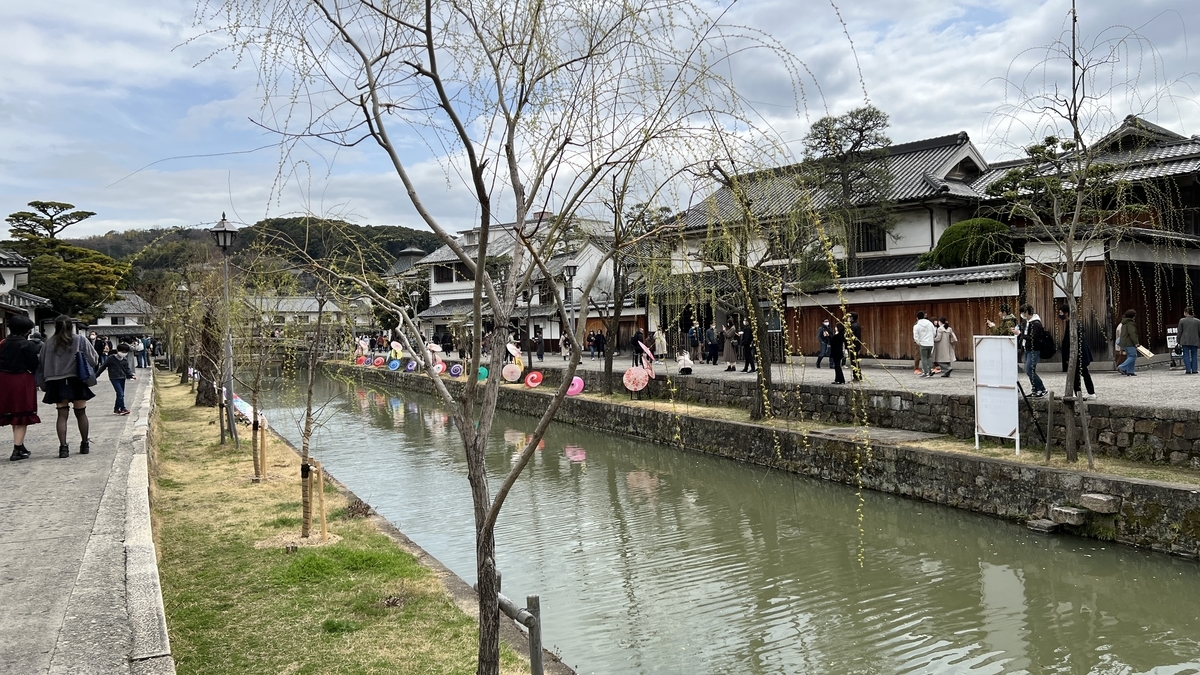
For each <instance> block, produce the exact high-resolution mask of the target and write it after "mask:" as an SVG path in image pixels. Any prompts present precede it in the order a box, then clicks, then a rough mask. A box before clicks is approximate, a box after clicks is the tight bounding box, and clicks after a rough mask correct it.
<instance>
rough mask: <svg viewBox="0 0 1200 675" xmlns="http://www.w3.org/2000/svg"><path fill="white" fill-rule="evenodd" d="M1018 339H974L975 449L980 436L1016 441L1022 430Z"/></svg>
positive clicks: (1019, 441) (981, 336) (977, 336)
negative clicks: (1018, 387) (1018, 392)
mask: <svg viewBox="0 0 1200 675" xmlns="http://www.w3.org/2000/svg"><path fill="white" fill-rule="evenodd" d="M1017 402H1018V398H1017V338H1016V336H1015V335H976V336H975V448H976V449H978V448H979V437H980V436H999V437H1000V438H1011V439H1013V440H1015V441H1016V442H1017V454H1018V455H1019V454H1021V429H1020V421H1019V410H1018V408H1017Z"/></svg>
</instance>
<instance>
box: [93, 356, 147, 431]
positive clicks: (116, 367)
mask: <svg viewBox="0 0 1200 675" xmlns="http://www.w3.org/2000/svg"><path fill="white" fill-rule="evenodd" d="M128 355H129V345H127V344H125V343H121V344H119V345H117V351H116V353H115V354H109V355H108V357H107V358H106V359H104V363H102V364H100V368H99V369H97V370H96V377H100V373H103V372H104V371H105V370H107V371H108V380H109V382H111V383H112V388H113V391H115V392H116V393H117V398H116V401H115V402H114V403H113V414H114V415H128V414H129V409H128V408H126V407H125V380H135V379H137V378H135V377H134V376H133V371H132V370H130V369H129V362H128V361H127V360H126V359H125V357H126V356H128Z"/></svg>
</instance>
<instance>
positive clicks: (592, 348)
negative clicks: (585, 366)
mask: <svg viewBox="0 0 1200 675" xmlns="http://www.w3.org/2000/svg"><path fill="white" fill-rule="evenodd" d="M587 348H588V361H595V360H596V331H594V330H589V331H588V335H587Z"/></svg>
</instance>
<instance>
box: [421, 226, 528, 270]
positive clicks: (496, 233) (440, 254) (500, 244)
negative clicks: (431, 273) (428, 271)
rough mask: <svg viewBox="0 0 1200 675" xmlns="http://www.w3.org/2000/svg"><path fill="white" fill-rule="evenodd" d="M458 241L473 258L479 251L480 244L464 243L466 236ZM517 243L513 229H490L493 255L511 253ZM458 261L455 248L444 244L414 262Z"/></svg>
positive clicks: (423, 263) (490, 247)
mask: <svg viewBox="0 0 1200 675" xmlns="http://www.w3.org/2000/svg"><path fill="white" fill-rule="evenodd" d="M457 241H458V242H459V245H460V246H462V249H463V250H464V251H466V252H467V255H469V256H471V257H472V258H474V257H475V255H476V253H477V252H478V251H479V246H478V245H476V244H464V243H463V242H464V241H466V236H461V237H459V238H458V240H457ZM516 245H517V238H516V235H514V234H513V231H512V230H508V229H504V228H502V227H493V228H492V229H490V230H489V231H488V251H489V252H490V255H491V256H493V257H496V256H504V255H511V254H512V250H513V247H515V246H516ZM458 261H459V260H458V255H457V254H456V253H455V252H454V250H453V249H451V248H450V247H449V246H446V245H443V246H442V247H441V248H439V249H438V250H436V251H434V252H433V253H430V254H429V255H427V256H425V257H424V258H421V259H420V260H418V261H417V262H416V263H414V264H416V265H430V264H434V263H456V262H458Z"/></svg>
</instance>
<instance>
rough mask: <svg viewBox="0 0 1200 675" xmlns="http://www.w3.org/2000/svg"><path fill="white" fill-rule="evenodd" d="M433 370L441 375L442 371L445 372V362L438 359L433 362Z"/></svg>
mask: <svg viewBox="0 0 1200 675" xmlns="http://www.w3.org/2000/svg"><path fill="white" fill-rule="evenodd" d="M433 372H435V373H437V374H438V375H441V374H442V373H444V372H446V362H445V361H438V362H436V363H434V364H433Z"/></svg>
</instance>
